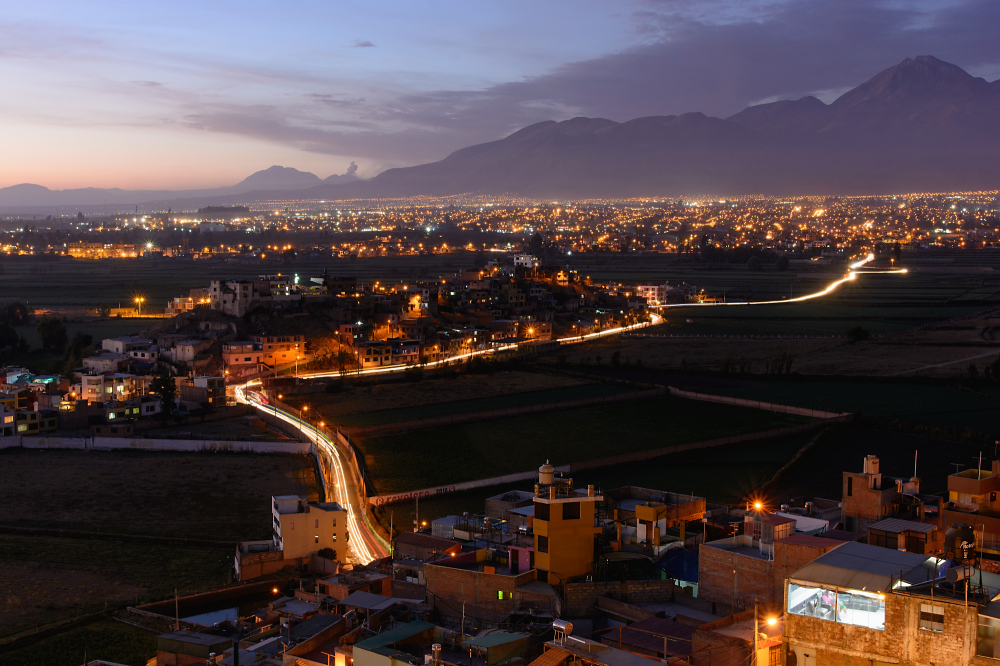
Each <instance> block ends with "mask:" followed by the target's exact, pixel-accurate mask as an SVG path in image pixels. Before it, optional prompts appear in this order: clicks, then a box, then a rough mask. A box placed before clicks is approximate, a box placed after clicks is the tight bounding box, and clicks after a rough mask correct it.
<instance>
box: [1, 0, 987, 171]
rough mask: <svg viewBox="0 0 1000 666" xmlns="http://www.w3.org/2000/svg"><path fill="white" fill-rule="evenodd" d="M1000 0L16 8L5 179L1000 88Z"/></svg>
mask: <svg viewBox="0 0 1000 666" xmlns="http://www.w3.org/2000/svg"><path fill="white" fill-rule="evenodd" d="M998 25H1000V3H998V2H996V1H995V0H970V1H965V0H955V1H947V0H940V1H929V0H925V1H920V0H910V1H902V0H899V1H895V2H877V1H874V0H791V1H785V0H618V1H606V2H602V1H598V0H546V1H545V2H537V1H529V0H496V1H492V2H468V1H465V2H457V1H449V0H441V1H433V0H432V1H430V2H412V1H407V0H382V1H378V0H374V1H373V2H368V3H361V2H354V3H347V2H341V1H336V0H325V1H324V2H318V1H313V0H308V1H307V0H288V1H286V2H284V3H280V4H279V3H274V2H263V1H260V0H244V1H242V2H238V3H237V2H231V1H226V2H212V1H210V2H204V1H201V2H190V1H189V0H173V1H172V2H169V3H155V4H154V3H144V2H133V3H124V2H104V1H97V0H88V2H85V3H81V2H78V1H77V2H57V1H47V0H39V2H35V3H9V6H8V7H7V8H6V9H5V14H4V17H3V18H2V19H0V81H3V83H4V90H3V95H2V96H0V142H2V143H0V145H3V146H4V149H3V152H4V159H3V160H0V187H3V186H7V185H13V184H16V183H22V182H33V183H38V184H41V185H46V186H48V187H52V188H65V187H84V186H95V187H116V186H117V187H125V188H179V187H211V186H218V185H228V184H232V183H235V182H237V181H239V180H241V179H242V178H244V177H245V176H247V175H249V174H250V173H251V172H253V171H256V170H258V169H262V168H266V167H268V166H270V165H272V164H282V165H284V166H292V167H296V168H299V169H303V170H308V171H313V172H314V173H316V174H317V175H319V176H321V177H325V176H327V175H330V174H331V173H342V172H343V171H344V170H345V169H346V167H347V165H348V163H349V162H351V161H352V160H353V161H356V162H357V163H358V165H359V167H360V171H359V174H360V175H362V176H371V175H374V174H376V173H378V172H379V171H382V170H383V169H385V168H387V167H391V166H402V165H409V164H417V163H421V162H427V161H432V160H437V159H440V158H442V157H444V156H445V155H447V154H448V153H449V152H451V151H452V150H455V149H456V148H460V147H462V146H466V145H469V144H473V143H479V142H482V141H489V140H493V139H497V138H501V137H503V136H505V135H507V134H509V133H510V132H512V131H514V130H516V129H518V128H520V127H522V126H524V125H527V124H530V123H533V122H537V121H540V120H548V119H556V120H561V119H566V118H570V117H573V116H576V115H586V116H602V117H606V118H611V119H613V120H619V121H621V120H628V119H630V118H635V117H638V116H644V115H658V114H671V113H683V112H686V111H703V112H705V113H707V114H710V115H718V116H726V115H729V114H732V113H735V112H736V111H739V110H740V109H742V108H744V107H746V106H748V105H751V104H754V103H758V102H761V101H768V100H774V99H782V98H797V97H801V96H803V95H808V94H813V95H816V96H818V97H820V98H821V99H823V100H824V101H827V102H829V101H831V100H832V99H834V98H835V97H836V96H837V95H838V94H839V93H841V92H843V91H844V90H846V89H848V88H851V87H853V86H855V85H857V84H859V83H861V82H863V81H864V80H866V79H868V78H870V77H871V76H872V75H874V74H876V73H877V72H879V71H881V70H882V69H885V68H886V67H889V66H892V65H894V64H896V63H898V62H900V61H901V60H903V59H904V58H906V57H912V56H916V55H934V56H937V57H939V58H941V59H943V60H946V61H948V62H952V63H955V64H957V65H959V66H961V67H963V68H965V69H966V70H967V71H969V72H970V73H972V74H975V75H977V76H983V77H985V78H987V79H988V80H991V81H992V80H994V79H997V78H1000V46H998V42H997V39H996V35H995V31H996V27H997V26H998Z"/></svg>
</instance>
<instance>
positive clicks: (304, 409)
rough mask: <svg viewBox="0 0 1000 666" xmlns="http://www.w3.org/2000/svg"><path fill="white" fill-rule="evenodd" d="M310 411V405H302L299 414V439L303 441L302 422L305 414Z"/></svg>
mask: <svg viewBox="0 0 1000 666" xmlns="http://www.w3.org/2000/svg"><path fill="white" fill-rule="evenodd" d="M308 411H309V405H302V410H301V411H300V412H299V439H302V420H303V418H304V414H305V413H306V412H308Z"/></svg>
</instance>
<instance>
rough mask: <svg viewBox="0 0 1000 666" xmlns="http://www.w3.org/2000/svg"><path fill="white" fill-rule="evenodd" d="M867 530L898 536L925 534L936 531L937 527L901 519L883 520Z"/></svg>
mask: <svg viewBox="0 0 1000 666" xmlns="http://www.w3.org/2000/svg"><path fill="white" fill-rule="evenodd" d="M868 529H870V530H882V531H883V532H893V533H895V534H899V533H901V532H923V533H924V534H926V533H928V532H933V531H934V530H936V529H937V525H929V524H927V523H918V522H917V521H915V520H903V519H902V518H885V519H883V520H880V521H878V522H877V523H872V524H871V525H869V526H868Z"/></svg>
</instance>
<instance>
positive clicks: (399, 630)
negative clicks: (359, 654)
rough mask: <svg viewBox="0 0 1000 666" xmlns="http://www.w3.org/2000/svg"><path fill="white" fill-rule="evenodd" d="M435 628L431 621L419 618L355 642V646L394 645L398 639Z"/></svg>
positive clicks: (372, 648)
mask: <svg viewBox="0 0 1000 666" xmlns="http://www.w3.org/2000/svg"><path fill="white" fill-rule="evenodd" d="M433 628H434V625H433V624H431V623H430V622H422V621H419V620H418V621H416V622H410V623H408V624H404V625H402V626H399V627H394V628H392V629H390V630H389V631H386V632H383V633H381V634H379V635H378V636H372V637H371V638H367V639H365V640H363V641H358V642H357V643H355V644H354V647H355V648H361V649H363V650H376V649H378V648H382V647H385V646H387V645H392V644H393V643H395V642H397V641H402V640H406V639H407V638H412V637H413V636H416V635H418V634H422V633H424V632H425V631H429V630H431V629H433Z"/></svg>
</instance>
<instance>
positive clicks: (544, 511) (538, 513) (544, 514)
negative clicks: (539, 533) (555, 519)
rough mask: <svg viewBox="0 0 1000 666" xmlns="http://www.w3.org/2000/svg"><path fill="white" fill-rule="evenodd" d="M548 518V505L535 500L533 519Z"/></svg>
mask: <svg viewBox="0 0 1000 666" xmlns="http://www.w3.org/2000/svg"><path fill="white" fill-rule="evenodd" d="M548 519H549V505H548V504H545V503H544V502H535V520H548Z"/></svg>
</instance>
